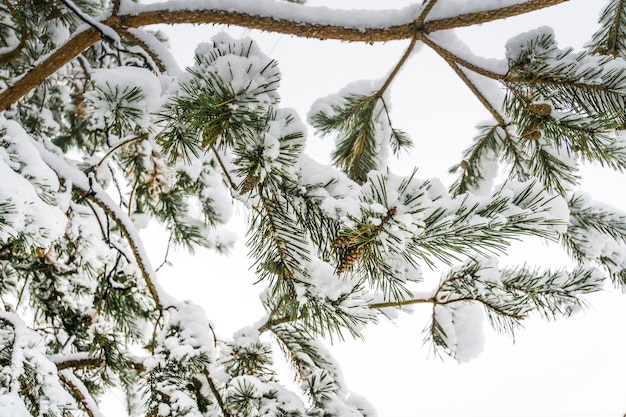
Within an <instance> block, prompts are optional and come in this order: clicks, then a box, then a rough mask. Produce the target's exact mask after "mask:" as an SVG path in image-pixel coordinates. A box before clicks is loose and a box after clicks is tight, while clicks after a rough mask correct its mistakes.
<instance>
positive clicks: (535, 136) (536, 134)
mask: <svg viewBox="0 0 626 417" xmlns="http://www.w3.org/2000/svg"><path fill="white" fill-rule="evenodd" d="M522 138H524V139H526V140H532V141H534V142H536V141H538V140H539V139H541V131H540V130H539V129H538V128H537V127H536V126H528V127H527V128H526V129H524V131H523V132H522Z"/></svg>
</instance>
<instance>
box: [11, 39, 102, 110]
mask: <svg viewBox="0 0 626 417" xmlns="http://www.w3.org/2000/svg"><path fill="white" fill-rule="evenodd" d="M99 40H100V34H99V33H98V31H97V30H96V29H94V28H92V27H90V28H88V29H86V30H84V31H82V32H80V33H78V34H77V35H76V36H74V37H72V38H71V39H70V40H69V41H67V43H65V44H64V45H63V46H61V47H59V48H58V49H56V50H55V51H54V52H52V53H51V54H50V55H49V56H48V57H47V58H45V59H44V60H42V61H41V62H39V63H37V65H36V66H35V67H34V68H33V69H31V70H30V71H29V72H27V73H26V74H24V75H23V76H22V77H20V78H18V79H17V80H16V81H15V82H14V83H13V84H12V85H11V86H10V87H9V88H8V89H6V90H5V91H3V92H2V94H0V111H4V110H6V109H7V108H8V107H9V106H10V105H12V104H14V103H16V102H17V101H18V100H19V99H21V98H22V97H24V96H25V95H26V94H28V93H29V92H30V91H31V90H33V89H34V88H35V87H37V86H38V85H39V84H40V83H41V82H43V81H44V80H45V79H46V78H48V77H49V76H51V75H52V74H54V73H55V72H56V71H58V70H59V69H60V68H61V67H63V65H65V64H67V63H68V62H70V61H71V60H72V59H74V58H76V56H78V55H79V54H80V53H81V52H83V51H84V50H85V49H87V48H89V47H90V46H92V45H94V44H95V43H96V42H98V41H99Z"/></svg>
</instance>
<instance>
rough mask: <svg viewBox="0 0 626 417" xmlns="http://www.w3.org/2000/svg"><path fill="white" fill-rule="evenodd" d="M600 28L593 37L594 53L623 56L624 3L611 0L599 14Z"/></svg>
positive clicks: (624, 50)
mask: <svg viewBox="0 0 626 417" xmlns="http://www.w3.org/2000/svg"><path fill="white" fill-rule="evenodd" d="M600 25H601V26H600V28H599V29H598V31H597V32H596V33H595V34H594V35H593V47H594V48H595V50H594V52H596V53H600V54H603V55H613V56H624V53H625V52H626V44H625V41H624V35H625V34H626V2H624V0H611V1H609V2H608V3H607V5H606V7H605V8H604V10H603V11H602V12H601V14H600Z"/></svg>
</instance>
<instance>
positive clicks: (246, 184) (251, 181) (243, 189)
mask: <svg viewBox="0 0 626 417" xmlns="http://www.w3.org/2000/svg"><path fill="white" fill-rule="evenodd" d="M258 183H259V178H258V177H257V176H256V175H252V174H248V175H246V179H244V180H243V182H242V183H241V185H240V186H239V195H244V194H247V193H249V192H250V191H252V189H253V188H254V187H256V185H257V184H258Z"/></svg>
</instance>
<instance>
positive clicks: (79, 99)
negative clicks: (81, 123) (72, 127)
mask: <svg viewBox="0 0 626 417" xmlns="http://www.w3.org/2000/svg"><path fill="white" fill-rule="evenodd" d="M72 104H73V105H74V114H75V115H76V118H77V119H78V120H85V119H86V118H87V116H88V115H89V109H88V108H87V103H85V96H84V95H83V93H78V94H76V95H75V96H73V97H72Z"/></svg>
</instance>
